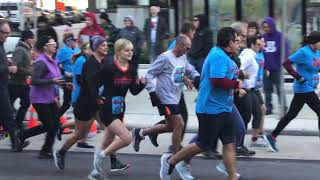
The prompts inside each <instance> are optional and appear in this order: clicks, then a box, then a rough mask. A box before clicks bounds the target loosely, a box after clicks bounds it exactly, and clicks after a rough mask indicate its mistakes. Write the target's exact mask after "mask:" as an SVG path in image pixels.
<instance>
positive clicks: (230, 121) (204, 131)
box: [160, 27, 239, 180]
mask: <svg viewBox="0 0 320 180" xmlns="http://www.w3.org/2000/svg"><path fill="white" fill-rule="evenodd" d="M238 49H239V40H238V39H237V35H236V32H235V30H234V29H233V28H230V27H225V28H222V29H220V30H219V32H218V42H217V46H216V47H214V48H213V49H212V50H211V51H210V53H209V55H208V57H207V58H206V60H205V63H204V65H203V68H202V74H201V82H200V87H199V95H198V100H197V105H196V113H197V117H198V121H199V131H198V135H199V137H198V139H197V141H196V142H195V143H193V144H189V145H188V146H186V147H184V148H183V149H182V150H180V151H179V152H177V153H176V154H175V155H172V154H169V153H166V154H164V155H163V156H162V157H161V169H160V178H161V179H170V174H171V173H172V172H173V169H174V167H175V165H176V164H177V163H179V162H180V161H182V160H185V159H186V158H189V157H191V156H194V155H196V154H198V153H201V152H203V151H205V150H208V149H210V148H211V147H212V144H213V143H214V142H215V141H216V140H217V139H218V138H219V139H220V140H221V141H222V143H223V148H224V151H223V159H224V161H225V165H226V168H227V170H228V172H229V179H234V180H236V179H238V177H237V174H236V166H235V159H236V158H235V147H234V143H235V124H234V122H235V121H234V117H233V116H232V113H231V111H232V106H233V93H234V90H235V89H237V88H239V83H238V81H237V78H238V75H239V70H238V68H237V65H236V64H235V63H234V61H233V60H231V58H230V56H229V54H230V53H236V52H237V51H238Z"/></svg>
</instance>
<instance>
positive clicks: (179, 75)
mask: <svg viewBox="0 0 320 180" xmlns="http://www.w3.org/2000/svg"><path fill="white" fill-rule="evenodd" d="M184 72H185V70H184V67H183V66H176V67H175V68H174V69H173V71H172V74H171V80H172V82H173V84H174V85H175V86H180V85H181V83H182V82H183V76H184Z"/></svg>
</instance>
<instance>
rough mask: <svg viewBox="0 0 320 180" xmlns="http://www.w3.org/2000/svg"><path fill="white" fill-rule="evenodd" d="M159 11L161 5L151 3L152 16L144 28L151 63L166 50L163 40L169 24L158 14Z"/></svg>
mask: <svg viewBox="0 0 320 180" xmlns="http://www.w3.org/2000/svg"><path fill="white" fill-rule="evenodd" d="M159 12H160V7H159V6H158V5H156V4H153V5H151V7H150V14H151V17H149V18H147V19H146V21H145V23H144V28H143V31H144V34H145V38H146V40H147V47H148V52H149V58H150V63H152V62H153V61H154V60H155V59H156V57H157V56H158V55H159V54H161V53H162V52H163V51H164V48H163V44H162V41H163V40H164V39H165V38H166V34H167V24H166V22H165V20H164V19H163V18H162V17H160V16H158V14H159Z"/></svg>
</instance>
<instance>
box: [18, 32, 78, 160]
mask: <svg viewBox="0 0 320 180" xmlns="http://www.w3.org/2000/svg"><path fill="white" fill-rule="evenodd" d="M35 47H36V48H37V50H38V51H39V52H40V55H39V56H38V58H37V59H36V61H35V62H34V64H33V70H32V74H31V87H30V101H31V103H32V106H33V107H34V108H35V110H36V112H37V114H38V118H39V120H40V121H41V123H42V124H41V125H39V126H36V127H33V128H31V129H28V130H24V131H20V132H19V133H18V134H19V138H18V139H19V141H18V142H17V144H18V145H17V146H18V150H19V151H22V148H23V147H22V145H23V143H24V141H25V140H26V139H27V138H29V137H33V136H36V135H39V134H42V133H47V134H46V138H45V142H44V144H43V146H42V148H41V150H40V153H39V156H38V158H39V159H52V158H53V155H52V147H53V144H54V140H55V136H56V133H57V130H58V127H59V117H58V113H59V108H58V102H57V101H58V100H57V96H58V87H57V86H59V85H63V86H66V87H67V88H72V84H70V83H65V80H63V79H61V74H60V70H59V67H58V64H57V61H56V60H55V59H54V58H53V56H54V54H55V53H56V48H57V43H56V42H55V41H54V39H53V38H52V37H51V36H41V37H40V39H39V40H38V41H37V43H36V45H35Z"/></svg>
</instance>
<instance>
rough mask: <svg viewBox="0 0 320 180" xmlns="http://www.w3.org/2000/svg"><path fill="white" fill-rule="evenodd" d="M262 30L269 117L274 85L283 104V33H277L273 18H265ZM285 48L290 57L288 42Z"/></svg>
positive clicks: (265, 90)
mask: <svg viewBox="0 0 320 180" xmlns="http://www.w3.org/2000/svg"><path fill="white" fill-rule="evenodd" d="M262 28H263V30H264V32H265V34H263V38H264V39H265V41H266V48H265V51H264V57H265V65H264V68H265V72H264V77H263V89H264V92H265V98H266V108H267V111H266V115H268V114H272V108H273V107H272V92H273V87H274V85H275V86H276V89H277V95H278V98H279V102H280V103H281V90H280V77H281V74H280V69H281V37H282V33H281V32H279V31H277V29H276V24H275V21H274V19H273V18H272V17H266V18H265V20H264V21H263V22H262ZM285 48H286V49H285V52H286V55H288V54H289V52H288V44H287V42H286V47H285Z"/></svg>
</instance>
